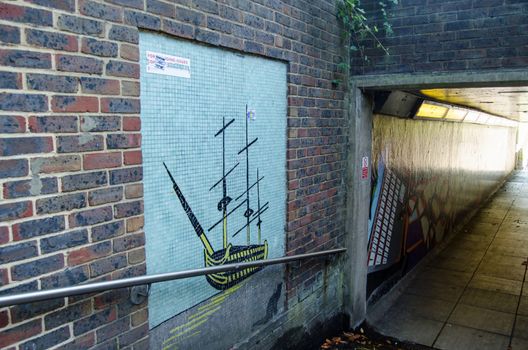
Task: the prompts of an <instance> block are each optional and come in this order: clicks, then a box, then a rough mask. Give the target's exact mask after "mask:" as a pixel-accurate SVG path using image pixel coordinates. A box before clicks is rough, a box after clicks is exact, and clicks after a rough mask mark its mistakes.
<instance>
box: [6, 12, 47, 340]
mask: <svg viewBox="0 0 528 350" xmlns="http://www.w3.org/2000/svg"><path fill="white" fill-rule="evenodd" d="M0 12H1V11H0ZM41 331H42V321H41V320H40V319H39V320H33V321H30V322H27V323H23V324H21V325H19V326H16V327H13V328H10V329H7V330H6V329H3V330H2V332H0V344H2V346H3V347H4V346H8V345H11V344H14V343H18V342H19V341H21V340H24V339H27V338H30V337H32V336H34V335H36V334H39V333H40V332H41Z"/></svg>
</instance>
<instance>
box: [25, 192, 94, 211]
mask: <svg viewBox="0 0 528 350" xmlns="http://www.w3.org/2000/svg"><path fill="white" fill-rule="evenodd" d="M35 207H36V210H37V214H39V215H42V214H52V213H59V212H61V211H70V210H74V209H81V208H84V207H86V194H84V193H72V194H65V195H60V196H53V197H48V198H40V199H37V201H36V202H35Z"/></svg>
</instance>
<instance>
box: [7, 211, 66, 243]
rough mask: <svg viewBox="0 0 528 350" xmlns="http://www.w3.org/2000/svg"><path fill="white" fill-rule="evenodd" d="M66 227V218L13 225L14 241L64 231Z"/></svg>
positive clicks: (57, 217)
mask: <svg viewBox="0 0 528 350" xmlns="http://www.w3.org/2000/svg"><path fill="white" fill-rule="evenodd" d="M64 227H65V226H64V217H62V216H54V217H51V218H45V219H36V220H31V221H25V222H21V223H18V224H14V225H13V239H14V240H15V241H20V240H22V239H28V238H33V237H37V236H42V235H47V234H49V233H55V232H59V231H62V230H64Z"/></svg>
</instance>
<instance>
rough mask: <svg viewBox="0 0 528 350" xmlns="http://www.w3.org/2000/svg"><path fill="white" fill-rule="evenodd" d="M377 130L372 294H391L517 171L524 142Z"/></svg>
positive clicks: (390, 120)
mask: <svg viewBox="0 0 528 350" xmlns="http://www.w3.org/2000/svg"><path fill="white" fill-rule="evenodd" d="M373 123H374V124H373V132H372V133H373V135H372V158H373V166H372V169H377V171H376V172H373V174H372V196H371V211H370V217H369V225H370V226H369V246H368V250H369V251H368V256H369V260H368V271H369V276H368V280H367V291H368V295H371V294H372V293H373V291H375V290H376V289H377V288H378V287H380V286H382V287H381V289H382V290H383V289H386V288H390V286H391V285H392V284H393V283H394V282H395V281H396V280H397V279H399V278H400V277H401V276H403V275H404V274H405V273H407V272H408V271H409V270H410V269H412V268H413V267H414V266H416V264H417V263H418V262H419V261H420V260H421V259H422V258H423V257H424V256H425V255H426V254H427V253H428V252H429V251H430V250H431V249H432V248H434V247H435V246H436V245H437V244H438V243H439V242H441V241H442V240H443V239H444V237H445V235H446V234H448V233H449V232H451V231H452V230H453V229H454V228H455V227H456V226H457V225H458V224H459V223H461V221H462V220H463V219H464V218H465V217H466V216H467V215H468V214H470V213H471V211H472V210H473V209H475V208H477V207H478V206H480V205H481V204H482V202H483V201H484V200H485V199H486V198H487V197H488V196H489V195H490V194H491V193H493V191H495V190H496V189H497V187H498V186H499V185H500V184H501V183H502V181H503V180H504V178H505V177H506V176H507V175H508V174H509V173H510V172H511V171H512V170H513V168H514V165H515V164H514V163H515V138H516V129H515V128H509V127H491V126H485V125H476V124H461V123H449V122H436V121H416V120H409V119H399V118H394V117H387V116H382V115H375V116H374V121H373ZM386 280H389V281H390V282H388V283H387V284H385V285H382V284H383V282H384V281H386ZM378 292H381V293H376V294H377V295H379V294H382V293H383V291H379V290H378Z"/></svg>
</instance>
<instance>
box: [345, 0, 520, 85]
mask: <svg viewBox="0 0 528 350" xmlns="http://www.w3.org/2000/svg"><path fill="white" fill-rule="evenodd" d="M364 3H365V7H366V9H368V10H369V14H370V15H374V16H375V17H376V16H377V17H378V18H380V15H379V13H378V12H377V11H376V10H377V9H376V3H377V1H372V0H369V1H366V2H364ZM387 12H388V13H389V17H390V19H389V22H390V23H391V24H392V27H393V30H394V34H393V35H391V36H390V37H384V36H383V35H382V36H381V42H382V43H383V44H384V46H386V47H387V48H388V49H389V52H390V55H389V56H386V55H385V54H384V52H383V51H382V50H380V49H375V48H373V44H374V43H373V42H372V41H367V42H366V45H367V47H369V48H368V49H367V51H366V54H367V56H368V57H369V58H370V63H364V61H363V60H362V59H361V57H358V56H356V57H354V58H353V59H352V61H351V66H352V74H354V75H361V74H390V73H428V72H464V71H468V70H469V71H483V70H496V69H524V68H525V67H526V66H527V65H528V2H526V1H523V0H483V1H475V0H448V1H435V0H400V4H399V5H397V6H392V7H391V8H390V9H389V10H387ZM378 24H379V22H378Z"/></svg>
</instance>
